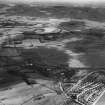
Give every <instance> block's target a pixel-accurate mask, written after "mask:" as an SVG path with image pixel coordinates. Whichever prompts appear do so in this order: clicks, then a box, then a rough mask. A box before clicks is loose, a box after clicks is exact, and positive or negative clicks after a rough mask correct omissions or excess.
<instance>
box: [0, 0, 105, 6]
mask: <svg viewBox="0 0 105 105" xmlns="http://www.w3.org/2000/svg"><path fill="white" fill-rule="evenodd" d="M0 3H3V4H8V3H13V4H15V3H16V4H17V3H19V4H20V3H24V4H30V3H36V4H46V5H47V3H48V4H49V5H50V4H67V5H80V6H85V5H93V6H100V5H101V6H102V5H103V6H105V5H104V4H105V0H61V1H59V0H0Z"/></svg>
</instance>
